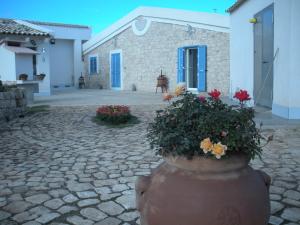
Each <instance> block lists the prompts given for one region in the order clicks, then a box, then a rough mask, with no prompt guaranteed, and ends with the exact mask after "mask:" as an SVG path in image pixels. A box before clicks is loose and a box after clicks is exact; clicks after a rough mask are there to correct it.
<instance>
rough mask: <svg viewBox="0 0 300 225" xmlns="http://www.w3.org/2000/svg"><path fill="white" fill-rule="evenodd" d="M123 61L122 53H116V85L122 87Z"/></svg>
mask: <svg viewBox="0 0 300 225" xmlns="http://www.w3.org/2000/svg"><path fill="white" fill-rule="evenodd" d="M120 66H121V61H120V53H118V54H116V86H117V87H121V67H120Z"/></svg>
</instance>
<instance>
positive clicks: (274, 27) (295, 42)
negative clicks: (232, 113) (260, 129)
mask: <svg viewBox="0 0 300 225" xmlns="http://www.w3.org/2000/svg"><path fill="white" fill-rule="evenodd" d="M228 12H229V13H230V23H231V34H230V92H231V94H233V93H234V92H235V91H236V90H238V89H246V90H248V91H249V92H250V93H251V95H252V96H253V102H252V103H253V104H256V105H261V106H265V107H269V108H272V113H273V114H275V115H278V116H281V117H284V118H288V119H300V98H299V94H300V90H299V85H300V70H299V68H298V67H297V65H298V64H299V61H300V42H299V40H300V26H299V21H300V1H299V0H239V1H237V2H236V3H235V4H234V5H233V6H232V7H231V8H229V9H228Z"/></svg>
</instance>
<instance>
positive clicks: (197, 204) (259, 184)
mask: <svg viewBox="0 0 300 225" xmlns="http://www.w3.org/2000/svg"><path fill="white" fill-rule="evenodd" d="M175 95H176V96H179V98H178V100H176V101H173V102H172V103H170V105H169V106H168V107H167V108H166V109H165V110H160V111H157V114H156V117H155V119H154V122H153V123H151V124H150V126H149V132H148V139H149V141H150V144H151V147H152V148H154V149H155V150H156V153H157V154H159V155H161V156H163V158H164V162H163V163H162V164H161V165H160V166H159V167H158V168H156V169H155V170H154V171H153V172H152V174H151V175H150V176H142V177H139V179H138V180H137V183H136V197H137V208H138V210H139V211H140V213H141V223H142V225H144V224H145V225H254V224H255V225H267V224H268V219H269V216H270V203H269V193H268V188H269V185H270V177H269V176H268V175H267V174H265V173H263V172H261V171H256V170H253V169H252V168H251V167H250V166H249V161H250V159H253V158H254V157H256V156H258V157H260V155H261V152H262V146H261V140H262V136H261V134H260V132H259V129H258V128H257V127H256V124H255V122H254V120H253V118H254V110H253V108H250V107H246V104H245V102H246V101H248V100H250V96H249V94H248V93H247V91H244V90H241V91H239V92H237V93H236V94H235V98H237V99H238V100H239V102H240V104H239V105H238V106H236V105H227V104H225V103H223V102H222V101H221V99H220V95H221V93H220V92H219V91H218V90H213V91H211V92H210V93H209V97H204V96H197V95H195V94H192V93H189V92H186V91H184V89H183V88H182V87H180V88H177V89H176V91H175ZM171 96H173V95H171ZM167 100H168V101H169V100H170V99H169V98H168V99H167Z"/></svg>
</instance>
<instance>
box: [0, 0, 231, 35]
mask: <svg viewBox="0 0 300 225" xmlns="http://www.w3.org/2000/svg"><path fill="white" fill-rule="evenodd" d="M234 2H235V0H0V18H13V19H27V20H37V21H44V22H60V23H70V24H81V25H88V26H90V27H91V28H92V29H93V34H96V33H98V32H100V31H101V30H103V29H105V28H107V27H108V26H109V25H111V24H113V23H114V22H116V21H117V20H118V19H121V18H122V17H123V16H125V15H126V14H128V13H129V12H130V11H132V10H134V9H135V8H137V7H139V6H156V7H164V8H177V9H185V10H192V11H201V12H215V11H216V12H217V13H221V14H225V10H226V9H227V8H229V7H230V6H231V5H232V4H233V3H234Z"/></svg>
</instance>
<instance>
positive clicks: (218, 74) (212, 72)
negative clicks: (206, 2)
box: [85, 22, 229, 95]
mask: <svg viewBox="0 0 300 225" xmlns="http://www.w3.org/2000/svg"><path fill="white" fill-rule="evenodd" d="M192 45H207V90H211V89H213V88H218V89H220V90H221V91H222V92H223V93H224V94H225V95H227V94H228V91H229V33H224V32H216V31H211V30H206V29H200V28H195V32H194V33H192V34H191V35H189V34H188V32H187V27H186V26H181V25H175V24H167V23H159V22H152V23H151V25H150V28H149V30H148V31H147V32H146V33H145V34H144V35H142V36H137V35H135V34H134V32H133V30H132V27H129V28H127V29H126V30H125V31H123V32H122V33H120V34H119V35H117V36H115V37H114V38H112V39H110V40H108V41H107V42H105V43H103V44H102V45H100V46H99V47H97V48H95V49H94V50H93V51H91V52H89V53H88V54H86V55H85V71H86V74H88V64H89V63H88V57H89V55H94V54H97V55H98V57H99V67H100V73H99V74H98V75H92V76H86V84H87V87H91V88H95V87H99V86H100V84H101V85H102V86H103V88H109V86H110V83H109V77H110V74H109V73H110V70H109V68H110V66H109V58H110V51H113V50H118V49H121V50H122V57H123V68H122V70H123V74H122V81H123V89H124V90H131V89H132V84H135V85H136V87H137V90H138V91H155V87H156V78H157V76H158V75H159V74H160V70H161V69H162V70H163V73H164V74H166V75H167V76H168V78H169V84H170V89H171V90H173V89H174V88H175V86H176V79H177V49H178V48H180V47H185V46H192Z"/></svg>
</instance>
